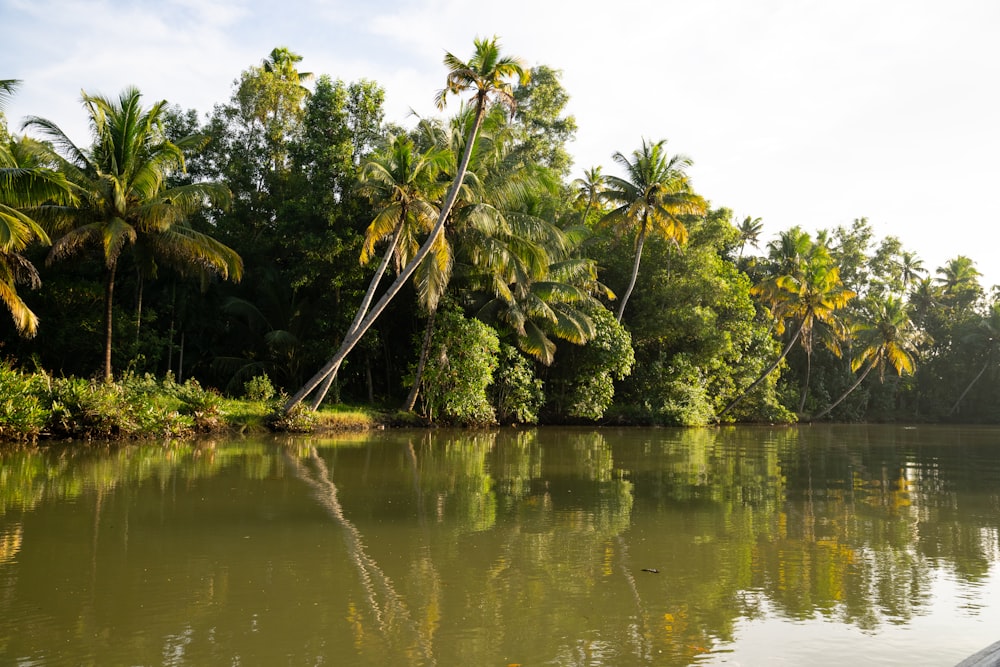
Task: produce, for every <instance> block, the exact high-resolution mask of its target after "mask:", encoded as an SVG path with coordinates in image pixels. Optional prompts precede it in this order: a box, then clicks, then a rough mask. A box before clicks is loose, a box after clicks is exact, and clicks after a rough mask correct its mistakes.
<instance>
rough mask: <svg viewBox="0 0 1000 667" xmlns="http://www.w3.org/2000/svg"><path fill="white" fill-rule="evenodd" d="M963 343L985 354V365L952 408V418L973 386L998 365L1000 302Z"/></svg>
mask: <svg viewBox="0 0 1000 667" xmlns="http://www.w3.org/2000/svg"><path fill="white" fill-rule="evenodd" d="M962 342H963V343H965V344H966V345H972V346H975V347H978V348H979V349H980V350H982V353H983V365H982V366H981V367H980V368H979V372H978V373H976V375H975V377H973V378H972V380H970V381H969V384H968V385H966V387H965V389H964V390H963V391H962V393H961V394H960V395H959V397H958V398H957V399H956V400H955V404H954V405H952V406H951V410H949V411H948V415H949V416H951V415H953V414H955V412H956V411H957V410H958V406H959V405H961V404H962V401H963V400H964V399H965V397H966V395H967V394H968V393H969V391H970V390H971V389H972V387H973V385H975V384H976V383H977V382H979V379H980V378H981V377H983V374H984V373H986V371H987V370H988V369H989V368H990V366H992V365H993V364H994V363H996V354H997V350H998V349H1000V302H997V301H994V302H993V304H992V305H991V306H990V312H989V314H988V315H987V316H986V318H985V319H983V320H981V321H980V322H979V324H978V326H977V327H976V328H975V330H973V331H972V332H971V333H969V334H968V335H967V336H965V337H964V338H963V341H962Z"/></svg>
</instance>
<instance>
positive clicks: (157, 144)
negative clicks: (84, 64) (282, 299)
mask: <svg viewBox="0 0 1000 667" xmlns="http://www.w3.org/2000/svg"><path fill="white" fill-rule="evenodd" d="M83 104H84V107H85V108H86V110H87V112H88V115H89V117H90V119H89V120H90V129H91V133H92V138H93V142H94V143H93V145H92V146H91V148H90V149H89V150H86V151H85V150H82V149H80V148H78V147H77V146H76V145H75V144H74V143H73V142H72V141H71V140H70V139H69V137H67V136H66V134H65V133H64V132H63V131H62V130H60V129H59V127H58V126H56V125H55V124H54V123H52V122H51V121H48V120H45V119H43V118H37V117H32V118H29V119H28V120H27V121H26V122H25V127H31V128H34V129H37V130H39V131H40V132H41V133H42V134H43V135H45V136H46V137H47V138H48V139H50V140H51V141H52V142H53V146H54V148H52V147H47V148H46V152H45V154H46V157H47V159H49V160H51V161H52V162H53V163H54V164H56V165H57V168H58V169H59V171H60V172H61V173H62V174H63V175H64V176H65V177H66V179H67V180H68V181H69V182H70V183H71V184H72V186H73V188H74V190H75V191H76V192H77V193H78V196H79V198H80V203H79V205H77V206H73V207H48V213H49V214H50V217H51V220H50V222H51V224H53V225H54V229H55V230H56V232H57V233H61V235H60V236H59V237H58V238H57V239H56V240H55V242H54V243H53V245H52V250H51V252H50V253H49V257H48V260H47V261H48V262H52V261H58V260H61V259H64V258H66V257H69V256H71V255H74V254H76V253H77V252H79V251H80V250H82V249H83V248H84V247H86V246H88V245H95V244H96V245H97V246H98V247H99V248H100V250H101V258H102V260H103V262H104V269H105V283H104V285H105V286H104V326H105V340H104V377H105V378H108V379H110V378H111V375H112V370H111V351H112V321H113V320H112V308H113V298H114V287H115V275H116V272H117V269H118V262H119V259H120V258H121V256H122V252H123V251H124V250H125V249H126V248H132V247H134V246H136V245H137V244H140V245H141V246H143V247H144V248H145V249H146V252H147V253H148V256H151V257H156V258H158V259H159V260H160V261H163V262H165V263H167V264H170V265H172V266H174V267H177V268H190V267H195V268H197V269H198V270H200V271H208V272H211V273H215V274H218V275H220V276H221V277H223V278H228V279H232V280H239V279H240V278H241V276H242V273H243V262H242V260H241V259H240V257H239V255H237V254H236V252H235V251H233V250H232V249H230V248H229V247H227V246H225V245H223V244H222V243H220V242H218V241H216V240H215V239H213V238H212V237H210V236H208V235H206V234H203V233H200V232H197V231H195V230H194V229H192V228H191V227H190V225H189V224H188V222H187V219H188V216H190V215H191V214H193V213H194V212H196V211H198V210H201V209H202V208H204V206H205V205H206V203H208V202H211V203H215V204H217V205H224V204H226V203H227V202H228V200H229V190H228V189H227V188H226V187H225V186H223V185H220V184H217V183H193V184H190V185H183V186H179V187H174V188H167V187H166V178H167V176H168V175H169V174H170V173H171V172H172V171H173V170H175V169H182V168H183V165H184V153H183V149H184V148H185V147H187V146H189V145H193V144H194V143H195V142H196V141H200V138H194V137H192V138H189V139H187V140H182V141H180V142H178V143H176V144H175V143H173V142H170V141H168V140H166V139H165V138H164V136H163V130H162V121H163V114H164V111H165V109H166V101H161V102H157V103H156V104H154V105H153V106H152V107H151V108H149V109H143V108H142V106H141V93H140V92H139V90H138V89H136V88H126V89H125V90H124V91H122V93H121V94H120V96H119V97H118V99H117V100H115V99H109V98H106V97H102V96H97V95H88V94H86V93H84V94H83ZM149 268H150V269H151V270H155V265H154V266H152V267H149Z"/></svg>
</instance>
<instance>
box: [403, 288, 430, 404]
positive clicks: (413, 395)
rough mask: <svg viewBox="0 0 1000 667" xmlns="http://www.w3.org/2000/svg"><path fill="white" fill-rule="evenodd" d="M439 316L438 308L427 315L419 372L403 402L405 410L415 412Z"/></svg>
mask: <svg viewBox="0 0 1000 667" xmlns="http://www.w3.org/2000/svg"><path fill="white" fill-rule="evenodd" d="M436 316H437V308H435V309H434V310H432V311H431V312H430V313H429V314H428V315H427V326H426V327H425V328H424V342H423V344H422V345H421V346H420V361H419V362H418V363H417V372H416V373H414V374H413V386H412V387H410V393H409V394H408V395H407V397H406V402H405V403H404V404H403V410H404V411H406V412H413V406H415V405H416V404H417V394H418V393H420V381H421V380H423V379H424V369H425V368H426V367H427V356H428V355H429V354H430V352H431V338H433V337H434V320H435V318H436Z"/></svg>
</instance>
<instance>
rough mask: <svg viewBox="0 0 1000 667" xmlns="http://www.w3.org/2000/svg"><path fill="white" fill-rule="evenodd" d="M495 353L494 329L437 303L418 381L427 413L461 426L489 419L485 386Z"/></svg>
mask: <svg viewBox="0 0 1000 667" xmlns="http://www.w3.org/2000/svg"><path fill="white" fill-rule="evenodd" d="M499 352H500V340H499V338H497V334H496V331H494V330H493V329H492V328H491V327H489V326H487V325H485V324H483V323H482V322H480V321H479V320H474V319H471V320H470V319H467V318H466V317H465V316H463V315H462V313H461V312H459V311H458V309H456V308H454V307H450V306H446V307H443V308H442V312H440V313H438V315H437V327H436V329H435V331H434V336H433V337H432V339H431V351H430V354H429V355H428V359H427V368H426V369H425V370H424V377H423V379H422V380H421V384H420V386H421V396H422V398H423V403H424V405H425V407H426V415H427V417H428V418H430V419H431V420H432V421H433V420H435V419H441V420H443V421H445V422H448V423H452V424H460V425H466V426H483V425H487V424H493V423H495V422H496V415H495V414H494V413H493V408H492V406H490V401H489V399H488V398H487V396H486V388H487V387H488V386H489V385H490V383H491V382H492V381H493V371H494V370H496V367H497V355H498V354H499Z"/></svg>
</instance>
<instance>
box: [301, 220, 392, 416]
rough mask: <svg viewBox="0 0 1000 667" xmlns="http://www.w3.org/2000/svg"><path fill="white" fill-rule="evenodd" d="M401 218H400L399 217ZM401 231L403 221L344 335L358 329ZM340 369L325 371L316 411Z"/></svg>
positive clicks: (336, 367) (313, 405) (313, 403)
mask: <svg viewBox="0 0 1000 667" xmlns="http://www.w3.org/2000/svg"><path fill="white" fill-rule="evenodd" d="M402 213H403V216H405V215H406V209H405V208H404V209H403V211H402ZM401 219H402V218H401ZM402 231H403V223H402V222H400V224H399V225H397V226H396V231H395V232H394V233H393V235H392V241H390V242H389V247H388V248H386V249H385V254H384V255H383V256H382V261H381V262H379V265H378V268H377V269H375V275H374V276H372V279H371V281H370V282H369V283H368V290H367V291H366V292H365V298H363V299H362V300H361V305H360V306H358V312H357V313H355V315H354V320H352V321H351V325H350V326H349V327H347V333H346V334H345V336H350V335H351V334H353V333H354V332H355V331H357V329H358V325H360V324H361V321H362V319H363V318H364V316H365V315H367V314H368V308H369V306H371V302H372V299H373V298H375V290H377V289H378V284H379V283H380V282H382V276H383V275H385V270H386V268H388V266H389V262H390V261H392V256H393V254H394V253H395V252H396V246H397V245H398V244H399V236H400V234H401V233H402ZM339 370H340V363H338V364H336V365H335V366H334V367H332V368H331V369H330V370H329V372H327V374H326V377H325V378H324V380H323V386H322V387H320V388H319V391H317V392H316V396H315V397H314V398H313V402H312V406H311V407H312V409H313V411H316V410H318V409H319V406H320V404H321V403H322V402H323V399H324V398H326V394H327V392H329V391H330V385H332V384H333V381H334V379H335V378H336V377H337V371H339Z"/></svg>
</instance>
